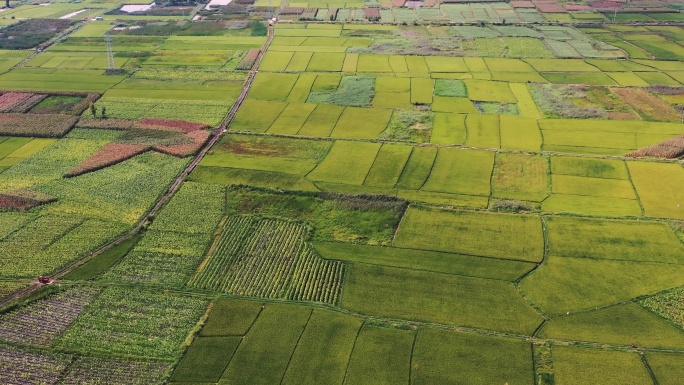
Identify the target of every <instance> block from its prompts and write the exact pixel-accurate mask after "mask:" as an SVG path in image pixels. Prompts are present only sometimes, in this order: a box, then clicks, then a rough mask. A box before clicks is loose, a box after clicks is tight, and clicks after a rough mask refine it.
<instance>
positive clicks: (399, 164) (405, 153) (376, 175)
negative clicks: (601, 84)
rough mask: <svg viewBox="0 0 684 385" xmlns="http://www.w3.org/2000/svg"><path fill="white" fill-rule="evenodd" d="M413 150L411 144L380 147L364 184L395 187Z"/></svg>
mask: <svg viewBox="0 0 684 385" xmlns="http://www.w3.org/2000/svg"><path fill="white" fill-rule="evenodd" d="M411 150H412V147H410V146H405V145H399V144H384V145H383V146H382V147H381V148H380V151H379V152H378V155H377V157H376V159H375V162H373V166H372V167H371V169H370V171H369V172H368V175H367V176H366V180H365V182H364V184H365V185H368V186H377V187H387V188H392V187H394V185H395V184H396V183H397V181H398V180H399V176H400V175H401V172H402V171H403V170H404V165H405V164H406V162H407V161H408V158H409V156H410V155H411Z"/></svg>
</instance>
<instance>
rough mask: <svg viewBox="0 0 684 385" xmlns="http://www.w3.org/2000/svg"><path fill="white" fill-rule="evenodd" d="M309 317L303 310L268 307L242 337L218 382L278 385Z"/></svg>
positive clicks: (297, 307) (307, 311)
mask: <svg viewBox="0 0 684 385" xmlns="http://www.w3.org/2000/svg"><path fill="white" fill-rule="evenodd" d="M310 316H311V309H309V308H306V307H300V306H292V305H284V304H269V306H267V307H266V308H265V309H264V310H263V311H262V312H261V315H259V318H258V319H257V320H256V322H255V323H254V325H253V326H252V328H251V329H250V330H249V333H248V334H247V335H246V336H245V337H244V338H243V340H242V342H241V343H240V346H239V347H238V349H237V351H236V352H235V355H234V356H233V359H232V360H231V361H230V364H228V367H227V368H226V371H225V372H224V373H223V376H222V377H221V382H227V383H236V384H238V383H239V384H264V385H265V384H277V383H280V381H281V380H282V378H283V375H284V374H285V370H286V369H287V365H288V363H289V361H290V357H291V356H292V353H293V352H294V350H295V347H296V346H297V341H298V340H299V338H300V336H301V334H302V332H303V331H304V328H305V327H306V324H307V322H308V321H309V317H310Z"/></svg>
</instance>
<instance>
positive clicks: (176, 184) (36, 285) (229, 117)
mask: <svg viewBox="0 0 684 385" xmlns="http://www.w3.org/2000/svg"><path fill="white" fill-rule="evenodd" d="M274 34H275V28H274V27H273V26H272V25H269V27H268V37H267V39H266V42H265V43H264V45H263V46H262V47H261V51H259V55H258V56H257V58H256V60H255V61H254V65H253V66H252V69H251V70H250V71H249V74H248V76H247V80H246V81H245V84H244V86H243V87H242V92H240V95H239V96H238V98H237V100H236V101H235V103H234V104H233V107H231V109H230V110H229V111H228V114H226V117H225V118H223V121H222V122H221V124H220V125H219V126H218V128H217V129H216V130H214V133H213V134H212V135H211V137H210V138H209V140H208V141H207V142H206V143H205V144H204V146H202V148H200V150H199V151H198V152H197V154H196V155H195V157H194V158H193V159H192V162H190V163H189V164H188V165H187V167H185V169H184V170H183V172H182V173H180V175H178V177H177V178H176V179H175V180H174V181H173V183H172V184H171V186H169V188H168V190H166V192H165V193H164V195H162V196H161V197H159V199H158V200H157V202H156V203H155V204H154V206H153V207H152V209H151V210H150V211H148V212H147V214H146V215H145V216H144V217H143V218H142V219H140V221H138V223H137V224H136V225H135V227H133V228H132V229H131V230H129V231H128V232H126V233H125V234H123V235H121V236H119V237H118V238H116V239H114V240H113V241H111V242H108V243H106V244H104V245H102V246H100V247H99V248H98V249H96V250H94V251H92V252H90V253H88V255H86V256H85V257H83V258H81V259H79V260H78V261H76V262H74V263H73V264H71V265H69V266H67V267H65V268H63V269H61V270H59V271H57V272H55V273H54V274H52V275H50V276H49V277H48V278H50V279H51V280H53V281H54V280H57V279H59V278H61V277H63V276H65V275H67V274H69V273H70V272H72V271H74V270H75V269H76V268H78V267H80V266H82V265H83V264H85V263H86V262H88V261H90V260H91V259H93V258H95V257H96V256H97V255H99V254H101V253H102V252H104V251H105V250H107V249H109V248H110V247H112V246H115V245H118V244H119V243H121V242H123V241H125V240H126V239H128V238H130V237H132V236H133V235H135V234H137V233H138V232H139V231H140V229H142V228H143V226H145V224H146V223H148V222H150V220H151V219H152V218H153V217H154V216H155V215H156V214H157V212H158V211H159V210H160V209H161V208H162V207H163V206H164V205H165V204H166V203H167V202H168V201H169V199H171V197H172V196H173V195H174V194H175V193H176V192H177V191H178V189H179V188H180V186H181V184H183V181H184V180H185V178H186V177H187V176H188V175H189V174H190V173H191V172H192V171H193V170H194V169H195V167H197V165H198V164H199V162H200V161H201V160H202V158H204V156H205V155H206V154H207V152H209V150H210V149H211V148H212V147H213V146H214V145H215V144H216V142H218V140H219V139H220V138H221V136H222V135H223V134H224V133H225V132H226V131H228V128H229V127H230V124H231V123H232V122H233V119H235V115H237V112H238V110H239V109H240V106H242V103H243V102H244V101H245V99H246V98H247V94H248V93H249V90H250V89H251V88H252V83H254V78H255V77H256V75H257V73H258V72H259V71H258V68H259V65H260V64H261V60H262V59H263V58H264V54H265V53H266V51H267V50H268V47H269V46H270V45H271V42H272V41H273V37H274ZM32 283H33V284H32V285H31V286H30V287H28V288H26V289H24V290H21V291H18V292H16V293H14V294H13V295H11V296H8V297H6V298H4V299H3V300H2V301H0V308H4V307H5V306H7V305H9V304H11V303H12V302H14V301H16V300H17V299H20V298H22V297H24V296H27V295H29V294H31V293H33V292H34V291H36V290H38V289H40V288H41V287H42V286H43V285H42V284H41V283H40V282H38V281H35V282H32Z"/></svg>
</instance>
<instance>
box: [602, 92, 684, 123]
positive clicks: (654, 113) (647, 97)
mask: <svg viewBox="0 0 684 385" xmlns="http://www.w3.org/2000/svg"><path fill="white" fill-rule="evenodd" d="M613 92H615V93H616V94H617V95H618V96H620V97H621V98H622V100H623V101H624V102H625V103H627V104H629V105H630V107H632V108H633V109H634V110H635V111H636V112H637V113H638V114H639V115H641V116H642V118H644V119H645V120H656V121H665V122H679V121H680V120H681V116H679V113H677V110H675V109H674V108H673V107H672V106H670V105H669V104H667V103H665V102H664V101H662V100H660V99H659V98H657V97H656V96H654V95H652V94H650V93H648V92H647V91H645V90H643V89H640V88H615V89H613Z"/></svg>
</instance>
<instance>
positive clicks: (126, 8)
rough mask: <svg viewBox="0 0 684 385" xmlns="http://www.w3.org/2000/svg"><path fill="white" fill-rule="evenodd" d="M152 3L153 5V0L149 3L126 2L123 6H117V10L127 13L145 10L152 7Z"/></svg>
mask: <svg viewBox="0 0 684 385" xmlns="http://www.w3.org/2000/svg"><path fill="white" fill-rule="evenodd" d="M153 5H154V2H152V3H149V4H128V5H124V6H123V7H121V8H119V11H121V12H127V13H131V12H145V11H147V10H149V9H150V8H152V6H153Z"/></svg>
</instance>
